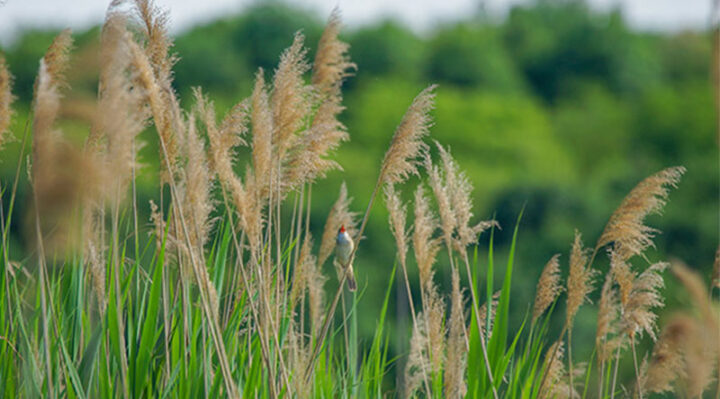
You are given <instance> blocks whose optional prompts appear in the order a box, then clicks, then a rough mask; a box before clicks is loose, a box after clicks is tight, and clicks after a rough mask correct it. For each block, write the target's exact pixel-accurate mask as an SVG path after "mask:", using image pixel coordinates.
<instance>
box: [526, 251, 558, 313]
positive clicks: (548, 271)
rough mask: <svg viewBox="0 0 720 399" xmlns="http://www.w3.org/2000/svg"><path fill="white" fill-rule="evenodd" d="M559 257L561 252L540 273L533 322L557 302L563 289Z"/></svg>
mask: <svg viewBox="0 0 720 399" xmlns="http://www.w3.org/2000/svg"><path fill="white" fill-rule="evenodd" d="M559 258H560V254H556V255H554V256H553V257H552V258H550V260H549V261H548V262H547V264H545V267H544V268H543V271H542V273H541V274H540V279H539V280H538V283H537V289H536V290H535V302H534V304H533V313H532V322H533V323H535V322H536V321H537V319H538V318H539V317H540V316H541V315H542V314H543V313H544V312H545V310H547V308H548V307H550V305H552V304H553V302H555V300H556V299H557V297H558V296H559V295H560V294H561V293H562V291H563V287H562V285H560V262H559V261H558V259H559Z"/></svg>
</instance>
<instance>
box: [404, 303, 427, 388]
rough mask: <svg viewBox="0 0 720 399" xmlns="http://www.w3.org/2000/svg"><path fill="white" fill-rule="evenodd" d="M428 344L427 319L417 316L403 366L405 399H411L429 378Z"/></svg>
mask: <svg viewBox="0 0 720 399" xmlns="http://www.w3.org/2000/svg"><path fill="white" fill-rule="evenodd" d="M428 342H429V341H428V335H427V319H426V318H425V317H424V316H423V315H419V316H418V319H417V323H414V324H413V331H412V337H411V339H410V353H409V355H408V361H407V363H406V364H405V374H404V377H405V378H404V381H405V387H404V390H403V393H404V397H405V398H411V397H413V396H414V395H415V392H417V390H418V389H420V386H421V385H422V383H423V381H427V379H428V378H429V377H430V370H429V366H428V365H429V364H430V355H429V344H428Z"/></svg>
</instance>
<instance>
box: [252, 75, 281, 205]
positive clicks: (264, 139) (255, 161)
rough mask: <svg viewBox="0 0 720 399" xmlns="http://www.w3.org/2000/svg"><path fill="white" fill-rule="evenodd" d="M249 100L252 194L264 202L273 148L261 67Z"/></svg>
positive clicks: (270, 121)
mask: <svg viewBox="0 0 720 399" xmlns="http://www.w3.org/2000/svg"><path fill="white" fill-rule="evenodd" d="M251 102H252V113H251V114H250V115H251V116H250V121H251V124H252V144H251V146H252V166H253V169H252V172H253V176H254V178H253V179H252V180H253V181H254V183H253V185H254V188H255V190H256V192H255V194H254V196H255V197H256V199H255V200H254V201H257V202H264V199H265V198H266V197H267V195H268V194H269V190H270V182H271V180H272V172H271V170H272V169H271V168H272V155H273V151H275V149H274V147H273V144H272V142H273V129H274V125H273V115H272V110H271V108H270V97H269V95H268V92H267V87H266V84H265V76H264V72H263V70H262V69H259V70H258V71H257V73H256V74H255V87H254V89H253V92H252V97H251Z"/></svg>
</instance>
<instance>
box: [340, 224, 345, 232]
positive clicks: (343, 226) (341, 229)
mask: <svg viewBox="0 0 720 399" xmlns="http://www.w3.org/2000/svg"><path fill="white" fill-rule="evenodd" d="M344 232H345V225H342V226H340V230H339V231H338V234H343V233H344Z"/></svg>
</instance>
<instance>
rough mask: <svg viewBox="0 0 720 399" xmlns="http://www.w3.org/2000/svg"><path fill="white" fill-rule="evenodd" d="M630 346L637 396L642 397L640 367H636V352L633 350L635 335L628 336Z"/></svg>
mask: <svg viewBox="0 0 720 399" xmlns="http://www.w3.org/2000/svg"><path fill="white" fill-rule="evenodd" d="M630 346H631V347H632V354H633V365H634V366H635V383H636V384H637V391H638V397H639V398H640V399H642V398H643V394H642V384H640V369H639V368H638V361H637V353H636V351H635V337H634V336H630Z"/></svg>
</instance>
